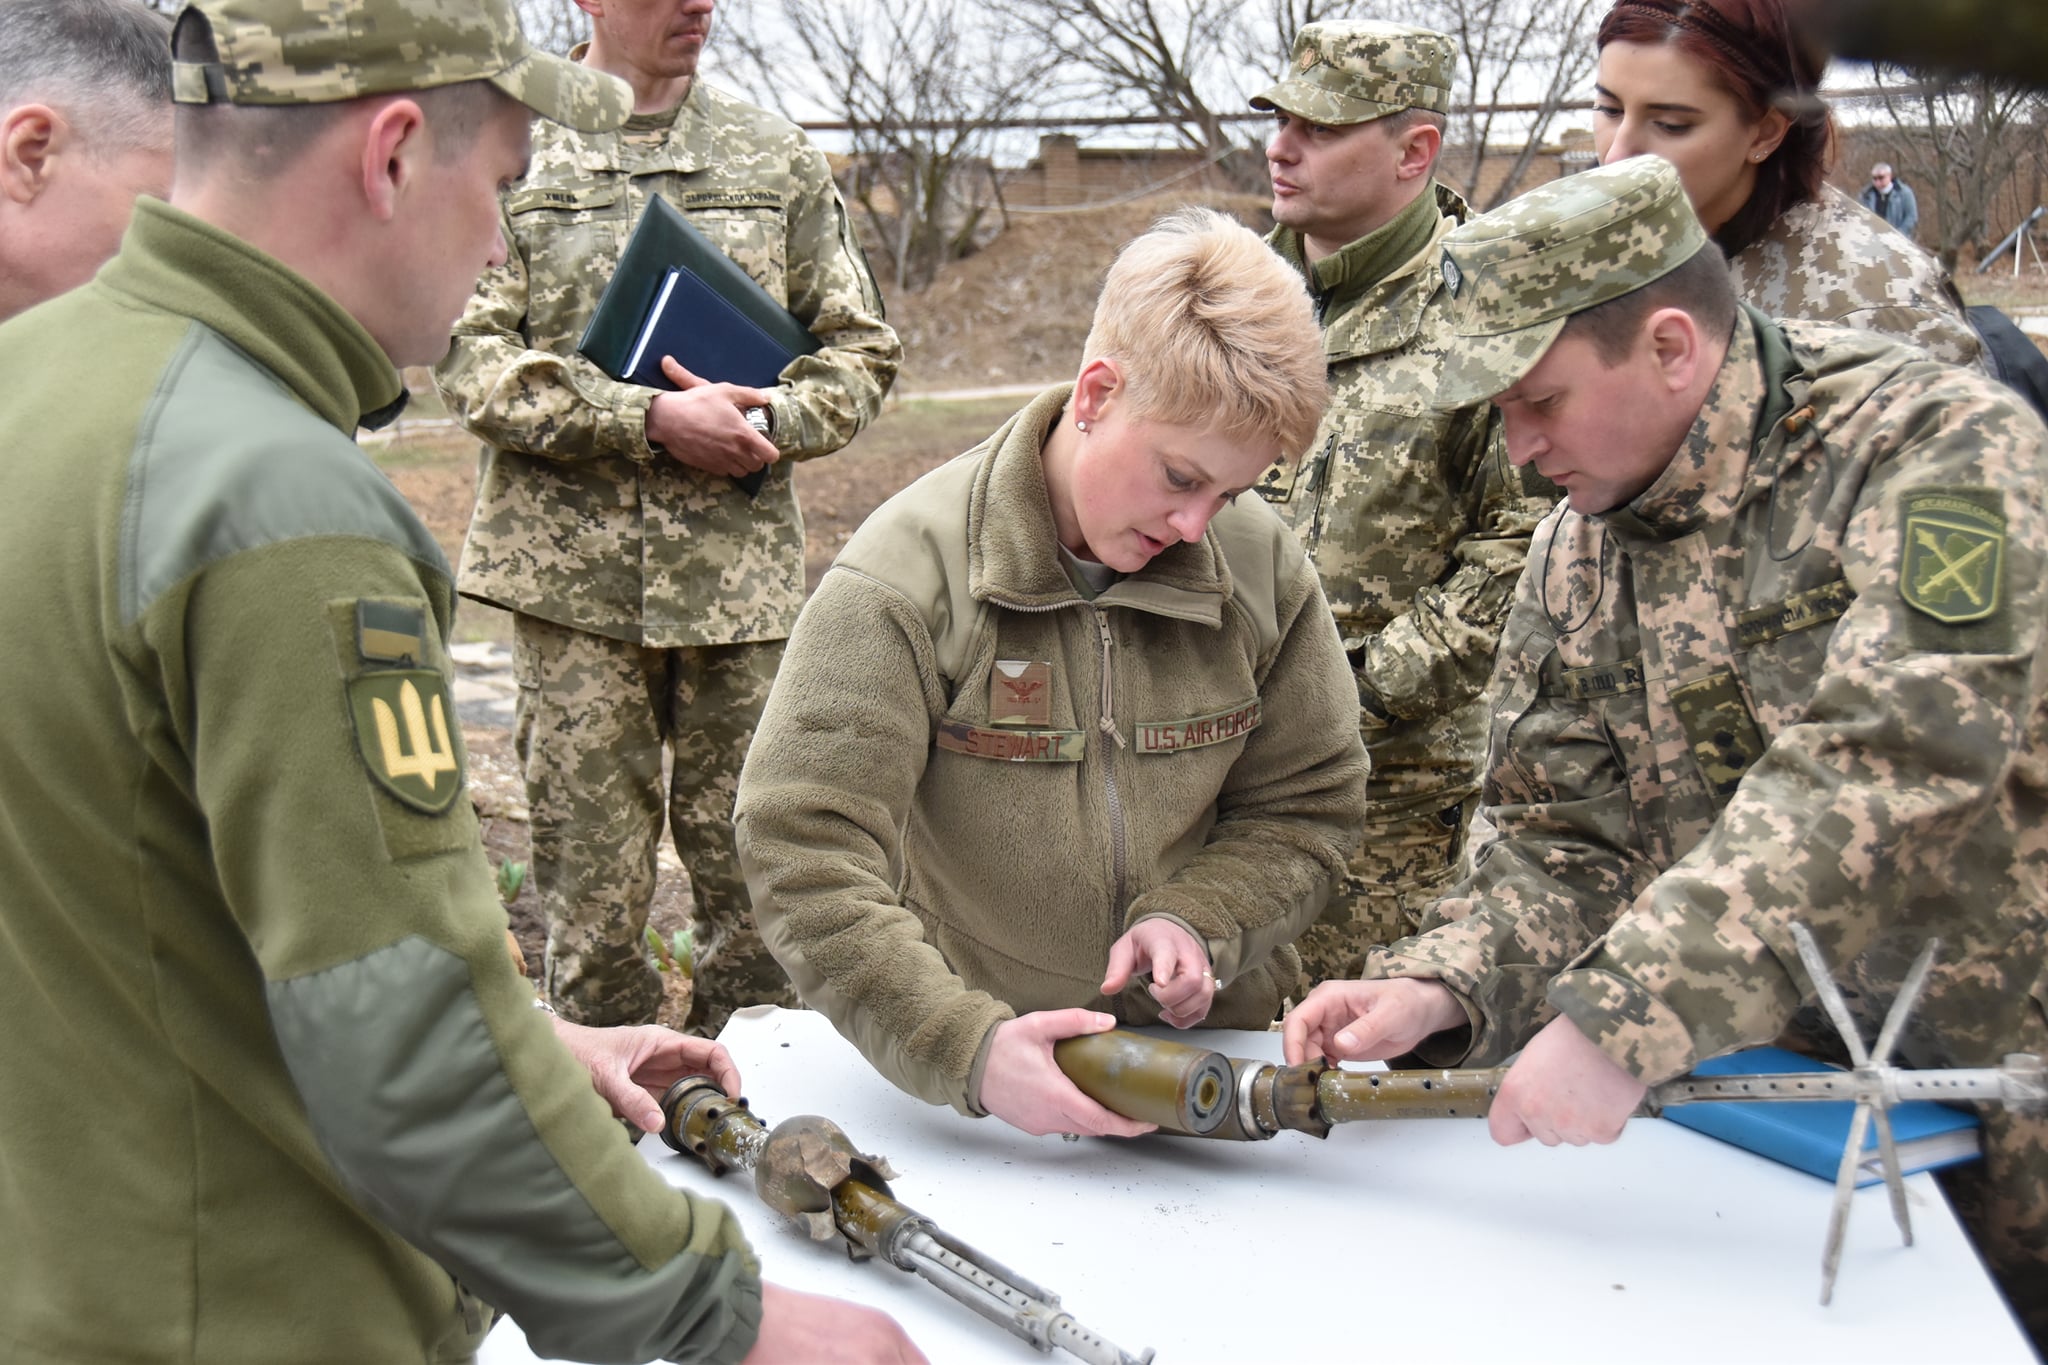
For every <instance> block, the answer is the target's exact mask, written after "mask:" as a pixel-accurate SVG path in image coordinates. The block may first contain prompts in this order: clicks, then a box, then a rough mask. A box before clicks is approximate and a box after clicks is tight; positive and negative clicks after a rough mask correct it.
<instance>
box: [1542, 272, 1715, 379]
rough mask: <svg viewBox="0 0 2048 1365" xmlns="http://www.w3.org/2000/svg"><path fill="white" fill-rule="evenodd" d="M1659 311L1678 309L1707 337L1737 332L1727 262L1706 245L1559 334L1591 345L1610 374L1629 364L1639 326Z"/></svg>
mask: <svg viewBox="0 0 2048 1365" xmlns="http://www.w3.org/2000/svg"><path fill="white" fill-rule="evenodd" d="M1660 308H1677V309H1679V310H1681V311H1683V312H1685V313H1687V314H1689V315H1691V317H1692V320H1693V321H1694V322H1697V323H1698V324H1699V325H1700V330H1701V331H1702V332H1704V333H1705V334H1706V335H1708V336H1710V337H1725V336H1727V335H1728V334H1729V333H1730V332H1731V331H1733V330H1734V328H1735V313H1736V302H1735V282H1734V280H1732V279H1731V278H1729V275H1728V261H1727V258H1726V257H1724V256H1723V255H1722V254H1721V252H1720V250H1719V249H1718V248H1717V247H1716V246H1715V245H1714V244H1713V243H1712V242H1709V243H1707V244H1706V245H1705V246H1703V247H1701V248H1700V249H1699V250H1698V251H1695V252H1694V253H1693V254H1692V256H1691V257H1690V258H1688V259H1687V260H1686V262H1685V263H1684V264H1683V265H1680V266H1679V267H1678V268H1677V269H1675V270H1671V271H1668V272H1667V273H1665V274H1663V275H1660V276H1659V277H1658V278H1656V279H1654V280H1652V281H1650V282H1649V283H1648V284H1646V285H1644V286H1642V287H1641V288H1640V289H1632V290H1630V291H1629V292H1628V293H1626V294H1623V295H1620V296H1619V297H1617V298H1611V299H1609V300H1607V302H1605V303H1596V304H1594V305H1593V306H1592V307H1591V308H1588V309H1587V310H1586V311H1585V312H1583V313H1574V314H1572V316H1571V319H1570V320H1569V321H1568V322H1566V323H1565V325H1564V330H1563V331H1562V332H1560V333H1559V334H1558V339H1559V340H1563V339H1564V338H1565V337H1568V336H1575V337H1580V338H1583V339H1584V340H1586V341H1587V342H1590V343H1591V344H1592V347H1593V353H1594V354H1595V355H1597V356H1598V357H1599V358H1600V363H1601V364H1602V365H1605V366H1606V367H1607V368H1608V369H1610V370H1611V369H1613V368H1614V367H1615V366H1616V365H1619V364H1620V363H1621V362H1622V361H1624V360H1626V359H1628V357H1629V355H1630V354H1631V353H1632V352H1633V351H1634V350H1635V347H1636V342H1637V340H1638V339H1639V338H1640V337H1641V336H1642V334H1643V323H1644V321H1645V320H1646V319H1647V318H1648V317H1649V316H1650V314H1652V313H1654V312H1656V311H1657V310H1658V309H1660Z"/></svg>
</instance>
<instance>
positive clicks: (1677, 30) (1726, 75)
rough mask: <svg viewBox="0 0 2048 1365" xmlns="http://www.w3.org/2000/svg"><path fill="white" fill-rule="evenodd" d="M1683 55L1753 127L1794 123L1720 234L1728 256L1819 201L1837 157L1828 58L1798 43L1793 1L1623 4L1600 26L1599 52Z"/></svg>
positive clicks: (1623, 0)
mask: <svg viewBox="0 0 2048 1365" xmlns="http://www.w3.org/2000/svg"><path fill="white" fill-rule="evenodd" d="M1617 42H1619V43H1638V44H1641V45H1642V46H1645V47H1664V46H1669V47H1673V48H1676V49H1677V50H1678V51H1680V52H1682V53H1684V54H1685V55H1686V56H1687V57H1689V58H1690V59H1692V60H1693V61H1695V62H1698V63H1699V64H1700V65H1701V66H1702V67H1704V68H1705V69H1706V72H1707V75H1708V77H1709V79H1711V80H1712V81H1713V82H1714V84H1716V85H1718V86H1720V87H1721V88H1722V89H1723V90H1725V91H1727V92H1728V93H1729V94H1730V95H1732V96H1733V97H1734V99H1735V102H1736V103H1737V104H1738V105H1740V106H1741V108H1742V111H1743V114H1744V115H1745V116H1746V117H1747V118H1748V119H1749V120H1750V122H1752V123H1754V122H1756V121H1758V120H1759V119H1761V118H1763V116H1764V115H1765V114H1766V113H1768V112H1769V111H1771V110H1772V109H1777V110H1779V111H1780V112H1782V113H1783V114H1784V115H1785V116H1786V117H1787V118H1788V119H1790V120H1791V123H1790V125H1789V126H1788V127H1787V128H1786V130H1785V136H1784V139H1783V140H1782V141H1780V142H1779V143H1778V146H1777V148H1776V149H1775V150H1774V151H1772V153H1771V154H1770V155H1769V156H1767V157H1765V158H1764V159H1763V161H1762V162H1761V163H1760V164H1759V165H1758V166H1757V169H1756V186H1755V188H1753V189H1752V190H1751V191H1750V193H1749V198H1748V199H1747V200H1746V201H1745V202H1744V203H1743V205H1742V207H1741V208H1739V209H1737V210H1736V211H1735V214H1734V216H1733V217H1731V218H1730V219H1729V220H1728V221H1727V222H1726V223H1723V224H1722V225H1721V230H1720V231H1719V232H1716V233H1715V234H1714V240H1715V241H1716V242H1718V243H1720V246H1721V250H1722V251H1724V252H1726V253H1727V254H1728V255H1730V256H1734V255H1736V254H1738V253H1739V252H1741V251H1742V250H1743V248H1745V247H1747V246H1749V245H1750V243H1752V242H1754V241H1756V240H1757V239H1758V238H1759V237H1761V236H1763V235H1764V233H1765V232H1767V231H1768V230H1769V229H1770V226H1771V224H1772V223H1775V222H1777V221H1778V215H1780V214H1782V213H1783V212H1785V210H1786V209H1789V208H1791V207H1793V206H1794V205H1797V204H1805V203H1811V202H1812V201H1813V200H1815V199H1818V198H1819V197H1820V191H1821V186H1822V184H1823V183H1824V182H1825V181H1826V179H1827V172H1828V162H1829V160H1830V158H1831V157H1832V156H1833V154H1834V143H1835V120H1834V115H1833V114H1832V113H1830V112H1829V111H1828V106H1827V101H1825V100H1823V99H1822V98H1821V97H1820V78H1821V74H1822V71H1823V69H1824V68H1825V66H1826V56H1825V54H1822V53H1820V52H1817V51H1816V50H1815V49H1814V48H1812V47H1811V46H1809V45H1808V44H1805V43H1802V42H1800V41H1799V40H1798V39H1797V38H1796V37H1795V36H1794V35H1793V32H1792V23H1791V19H1790V18H1789V17H1788V16H1787V14H1786V0H1619V3H1617V4H1616V5H1615V7H1614V8H1613V9H1611V10H1609V11H1608V12H1607V17H1606V18H1604V19H1602V20H1601V21H1600V33H1599V44H1600V46H1601V47H1603V48H1604V47H1606V46H1607V45H1608V44H1609V43H1617Z"/></svg>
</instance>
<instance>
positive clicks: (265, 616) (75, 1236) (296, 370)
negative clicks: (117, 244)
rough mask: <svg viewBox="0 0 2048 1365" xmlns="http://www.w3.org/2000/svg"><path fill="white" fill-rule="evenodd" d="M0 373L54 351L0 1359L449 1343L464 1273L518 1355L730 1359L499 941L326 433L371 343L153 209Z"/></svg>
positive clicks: (13, 707) (438, 609) (674, 1195)
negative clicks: (510, 1332)
mask: <svg viewBox="0 0 2048 1365" xmlns="http://www.w3.org/2000/svg"><path fill="white" fill-rule="evenodd" d="M0 363H4V364H5V365H6V367H7V372H8V373H10V374H14V375H36V376H45V377H47V378H48V380H49V382H47V383H20V384H16V385H13V386H12V387H10V388H9V390H8V391H7V393H6V395H5V396H4V397H0V441H4V442H5V448H6V449H8V450H10V451H13V452H14V453H15V458H14V459H13V460H12V461H11V463H10V466H9V496H8V498H7V500H6V502H5V504H4V505H0V565H4V566H5V568H6V570H7V572H8V573H9V574H10V575H12V576H13V577H14V578H15V580H16V581H26V580H27V579H29V578H32V579H33V580H34V582H35V583H36V585H37V590H36V591H35V592H33V593H12V594H9V595H8V597H7V598H6V600H5V602H4V603H0V622H4V626H5V631H6V636H7V639H8V641H9V646H8V648H7V649H6V650H0V707H4V709H5V712H6V714H8V715H10V716H15V717H23V718H27V717H33V719H32V720H24V721H23V722H22V723H17V724H10V725H7V726H5V727H0V811H4V812H5V814H4V816H0V973H4V975H5V979H6V980H7V981H8V982H9V983H11V984H10V985H9V986H8V987H7V988H6V989H4V990H0V1036H4V1037H5V1038H6V1039H7V1044H6V1046H5V1047H4V1048H0V1093H4V1094H5V1095H6V1096H7V1102H6V1103H5V1104H0V1171H5V1172H7V1176H6V1178H0V1227H4V1228H5V1229H6V1230H7V1231H6V1235H5V1236H4V1237H0V1359H5V1360H7V1361H9V1362H22V1365H33V1363H38V1362H50V1361H85V1360H91V1361H112V1360H152V1361H157V1360H161V1361H170V1360H176V1361H195V1362H196V1361H205V1362H207V1363H208V1365H272V1363H273V1362H277V1361H284V1360H304V1359H309V1358H312V1357H315V1356H317V1357H318V1358H320V1359H323V1360H349V1361H412V1362H421V1363H422V1365H424V1363H425V1362H452V1361H458V1360H468V1359H469V1358H470V1357H471V1355H472V1354H473V1353H474V1351H475V1350H476V1348H477V1345H478V1343H479V1341H480V1340H481V1339H482V1336H483V1333H484V1330H485V1329H486V1327H487V1326H488V1325H489V1322H490V1314H489V1312H488V1310H486V1309H484V1308H483V1307H482V1306H481V1303H480V1302H479V1298H480V1299H481V1300H482V1302H486V1303H490V1304H493V1305H495V1306H497V1307H498V1308H500V1309H502V1310H505V1311H507V1312H509V1313H511V1314H513V1315H514V1316H515V1317H517V1318H518V1320H519V1321H520V1323H521V1325H522V1326H523V1327H524V1328H525V1330H526V1332H527V1334H528V1336H529V1338H530V1339H532V1340H534V1343H535V1346H536V1349H538V1350H541V1352H542V1354H545V1355H550V1356H552V1355H563V1356H569V1357H574V1358H577V1359H584V1360H589V1359H607V1360H621V1359H630V1360H647V1359H650V1358H652V1357H654V1356H657V1355H664V1356H667V1357H668V1358H670V1359H676V1360H683V1359H693V1360H718V1361H733V1360H737V1359H739V1358H740V1357H741V1356H743V1355H745V1354H746V1352H747V1350H748V1349H749V1347H750V1346H751V1345H752V1343H753V1340H754V1336H755V1329H754V1324H755V1322H756V1321H757V1320H758V1318H759V1316H760V1288H759V1283H758V1280H757V1279H756V1275H755V1268H754V1264H753V1259H752V1256H751V1254H750V1253H749V1252H748V1250H747V1247H746V1243H745V1242H744V1240H743V1239H742V1238H741V1236H740V1234H739V1230H738V1227H737V1226H736V1225H735V1224H734V1222H733V1221H732V1220H731V1219H730V1218H729V1217H727V1216H726V1213H725V1211H724V1210H723V1209H722V1208H720V1207H719V1206H718V1205H717V1204H716V1203H715V1202H713V1201H710V1200H700V1199H696V1198H693V1197H688V1196H685V1195H684V1194H682V1193H681V1192H680V1191H676V1190H672V1189H669V1188H668V1187H667V1186H666V1185H664V1184H663V1182H662V1180H661V1178H660V1177H659V1176H657V1175H655V1174H653V1173H652V1172H651V1171H649V1170H648V1168H647V1165H646V1163H645V1162H644V1161H643V1160H641V1158H640V1157H639V1156H638V1155H637V1154H635V1153H634V1152H633V1151H632V1150H631V1149H630V1148H628V1147H627V1146H626V1145H625V1144H624V1143H623V1142H621V1141H620V1138H619V1125H618V1122H617V1120H615V1119H614V1118H612V1116H611V1114H610V1111H609V1110H608V1109H607V1107H606V1106H605V1105H604V1103H603V1102H602V1101H600V1100H599V1099H598V1098H597V1097H596V1095H595V1093H594V1092H593V1091H592V1089H591V1084H590V1074H589V1072H588V1071H586V1070H585V1069H584V1068H583V1067H582V1066H580V1065H578V1064H577V1063H576V1062H575V1060H574V1059H572V1058H571V1057H570V1055H569V1053H568V1051H567V1050H566V1049H564V1048H563V1047H562V1046H561V1044H560V1043H559V1042H557V1041H556V1039H555V1038H553V1037H552V1036H550V1034H551V1030H550V1028H549V1025H548V1023H547V1020H546V1017H545V1016H543V1015H542V1014H540V1013H539V1012H538V1011H536V1010H535V1009H534V1008H533V991H532V989H531V987H530V986H529V985H528V984H527V982H526V981H525V980H524V979H523V978H521V977H520V976H519V975H518V973H517V972H515V971H514V970H513V968H512V964H511V962H510V961H509V959H508V958H507V956H506V953H505V937H504V935H505V913H504V910H503V909H502V907H500V905H499V903H498V896H497V890H496V886H495V883H494V879H493V877H492V874H491V869H490V866H489V865H488V863H487V862H486V861H485V859H484V855H483V849H482V847H481V846H480V844H479V843H478V835H477V821H476V815H475V812H474V810H473V809H472V808H471V806H470V801H469V793H468V791H467V790H466V787H465V784H464V781H463V767H464V762H463V754H462V748H461V732H460V730H459V729H453V728H451V726H450V724H449V722H450V721H452V720H453V719H454V717H453V715H452V712H453V710H454V708H453V705H452V703H451V702H450V698H449V673H450V664H449V661H448V653H447V648H446V641H447V632H448V627H449V623H450V620H451V619H452V612H453V609H454V605H455V591H454V584H453V583H452V582H451V576H450V574H449V572H448V565H447V562H446V561H445V560H444V559H443V558H442V556H441V553H440V550H439V549H438V548H437V547H436V546H435V544H434V542H433V540H432V538H431V537H429V536H428V534H427V532H426V528H424V527H423V526H421V525H420V523H419V519H418V518H417V517H415V516H414V515H413V514H412V511H411V509H410V508H408V507H407V506H406V505H405V500H404V499H403V498H401V497H399V496H398V494H397V492H396V491H395V490H393V488H392V487H391V483H390V480H388V479H386V478H385V477H384V476H383V475H382V474H381V473H380V472H379V471H378V470H377V468H376V466H374V465H372V464H371V463H370V462H369V461H368V460H367V459H366V458H364V456H363V453H362V451H360V450H359V449H357V448H356V446H355V445H354V443H353V442H352V441H350V439H349V433H350V432H352V431H354V430H355V428H356V425H357V423H358V422H359V421H364V420H367V421H369V422H370V423H371V424H372V425H374V424H375V422H376V420H377V419H376V418H374V417H372V418H368V419H365V418H364V414H365V413H369V412H374V411H377V410H390V411H395V402H394V400H396V399H399V398H401V397H402V396H403V394H404V389H403V387H402V386H401V385H400V383H399V381H398V375H397V373H396V371H394V370H393V369H392V367H391V362H390V361H389V360H388V359H386V358H385V355H384V352H383V351H382V350H381V349H379V347H378V346H377V343H376V342H375V341H374V340H372V339H371V337H370V336H369V335H368V334H367V333H366V332H364V331H363V329H362V328H361V327H360V326H358V325H357V323H356V322H355V320H354V319H352V318H351V317H349V315H348V314H346V313H345V312H343V311H342V310H341V308H340V307H339V306H338V305H336V304H335V303H334V302H333V301H332V300H331V299H329V298H327V297H326V296H325V295H324V294H322V293H320V292H319V291H318V290H316V289H315V288H314V287H313V286H311V285H310V284H308V283H307V282H306V281H305V280H303V279H302V278H300V277H299V276H298V275H296V274H294V273H292V272H291V271H289V270H287V269H286V268H285V267H284V266H282V265H280V264H279V263H278V262H276V261H274V260H272V259H271V258H270V257H268V256H265V255H263V254H261V253H260V252H258V251H256V250H255V249H254V248H252V247H249V246H248V245H246V244H245V243H242V242H240V241H237V240H236V239H234V238H232V237H229V236H227V235H226V234H224V233H221V232H219V231H217V230H215V229H213V228H211V227H209V226H207V225H206V224H203V223H201V222H199V221H198V220H196V219H193V218H189V217H187V216H185V215H183V214H180V213H178V212H176V211H175V210H173V209H171V208H169V207H167V206H166V205H164V204H161V203H158V202H157V201H155V200H150V199H145V200H143V201H141V203H140V204H139V205H138V207H137V209H136V211H135V220H134V222H133V224H132V225H131V226H130V228H129V231H128V236H127V239H126V241H125V242H124V243H123V245H122V248H121V253H120V255H118V256H117V257H115V258H114V260H113V261H112V262H111V263H110V264H109V265H107V267H106V268H105V269H104V270H102V271H101V272H100V274H99V276H98V278H97V279H96V280H95V281H94V282H93V283H91V284H89V285H87V286H86V287H84V288H82V289H79V290H76V291H74V292H72V293H70V294H67V295H65V296H64V297H63V298H61V299H58V300H56V301H54V302H52V303H50V304H48V305H46V306H44V307H42V308H38V309H35V310H32V311H30V312H28V313H26V314H24V315H22V316H21V317H19V318H16V319H14V320H12V321H11V322H9V323H8V325H6V326H4V327H0ZM81 383H84V384H87V385H89V391H90V394H91V401H90V402H86V403H81V402H80V401H79V395H80V392H81V389H80V387H79V385H80V384H81ZM110 1101H111V1102H110ZM458 1280H459V1281H460V1283H458ZM472 1294H474V1296H476V1297H472ZM543 1343H545V1344H543Z"/></svg>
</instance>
